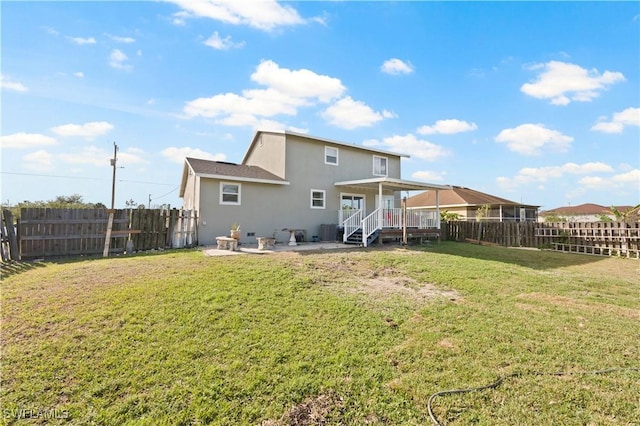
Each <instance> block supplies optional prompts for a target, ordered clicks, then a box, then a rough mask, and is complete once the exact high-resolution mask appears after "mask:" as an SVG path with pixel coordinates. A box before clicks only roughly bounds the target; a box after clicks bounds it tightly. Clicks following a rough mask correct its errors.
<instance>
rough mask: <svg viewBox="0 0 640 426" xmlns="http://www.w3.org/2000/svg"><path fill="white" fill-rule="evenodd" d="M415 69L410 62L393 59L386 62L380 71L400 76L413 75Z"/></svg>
mask: <svg viewBox="0 0 640 426" xmlns="http://www.w3.org/2000/svg"><path fill="white" fill-rule="evenodd" d="M413 70H414V68H413V65H411V63H410V62H404V61H402V60H400V59H397V58H392V59H388V60H386V61H384V63H383V64H382V66H381V67H380V71H382V72H383V73H386V74H392V75H398V74H411V73H412V72H413Z"/></svg>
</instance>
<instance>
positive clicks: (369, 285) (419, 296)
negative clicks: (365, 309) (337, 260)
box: [353, 276, 461, 301]
mask: <svg viewBox="0 0 640 426" xmlns="http://www.w3.org/2000/svg"><path fill="white" fill-rule="evenodd" d="M353 291H354V292H357V293H367V294H370V295H373V296H390V295H398V296H402V297H405V298H407V299H414V300H419V301H426V300H431V299H438V298H445V299H448V300H451V301H457V300H459V299H461V296H460V294H459V293H458V292H457V291H455V290H445V289H441V288H438V287H436V286H435V285H433V284H429V283H420V282H418V281H416V280H414V279H413V278H409V277H404V276H376V277H373V278H365V279H361V280H359V281H358V285H357V286H356V287H354V288H353Z"/></svg>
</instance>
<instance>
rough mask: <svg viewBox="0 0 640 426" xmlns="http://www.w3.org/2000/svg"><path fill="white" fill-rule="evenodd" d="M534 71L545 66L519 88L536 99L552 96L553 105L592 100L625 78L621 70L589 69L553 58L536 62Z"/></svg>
mask: <svg viewBox="0 0 640 426" xmlns="http://www.w3.org/2000/svg"><path fill="white" fill-rule="evenodd" d="M529 69H531V70H537V69H542V72H541V73H540V74H539V75H538V77H537V79H536V80H535V81H534V82H532V83H525V84H523V85H522V87H520V90H521V91H522V92H523V93H525V94H527V95H529V96H533V97H534V98H538V99H549V100H550V102H551V103H552V104H553V105H568V104H569V103H570V102H571V101H577V102H590V101H592V100H593V99H594V98H596V97H598V96H599V95H600V91H602V90H604V89H606V88H607V87H608V86H610V85H612V84H614V83H618V82H620V81H625V78H624V75H623V74H622V73H620V72H612V71H605V72H604V73H602V74H600V73H599V72H598V70H596V69H591V70H587V69H585V68H582V67H580V66H578V65H575V64H570V63H566V62H559V61H550V62H547V63H546V64H535V65H533V66H531V67H529Z"/></svg>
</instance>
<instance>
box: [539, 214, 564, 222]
mask: <svg viewBox="0 0 640 426" xmlns="http://www.w3.org/2000/svg"><path fill="white" fill-rule="evenodd" d="M544 221H545V222H548V223H552V222H568V220H567V218H566V217H564V216H560V215H559V214H557V213H550V214H547V215H546V216H545V217H544Z"/></svg>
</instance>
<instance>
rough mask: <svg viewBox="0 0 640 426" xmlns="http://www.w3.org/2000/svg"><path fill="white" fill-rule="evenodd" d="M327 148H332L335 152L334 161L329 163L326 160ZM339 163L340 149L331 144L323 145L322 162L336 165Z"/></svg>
mask: <svg viewBox="0 0 640 426" xmlns="http://www.w3.org/2000/svg"><path fill="white" fill-rule="evenodd" d="M329 149H333V150H334V151H335V152H336V155H335V157H336V162H335V163H331V162H329V161H327V157H328V155H327V150H329ZM339 163H340V150H339V149H338V148H335V147H333V146H325V147H324V164H329V165H331V166H337V165H338V164H339Z"/></svg>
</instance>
